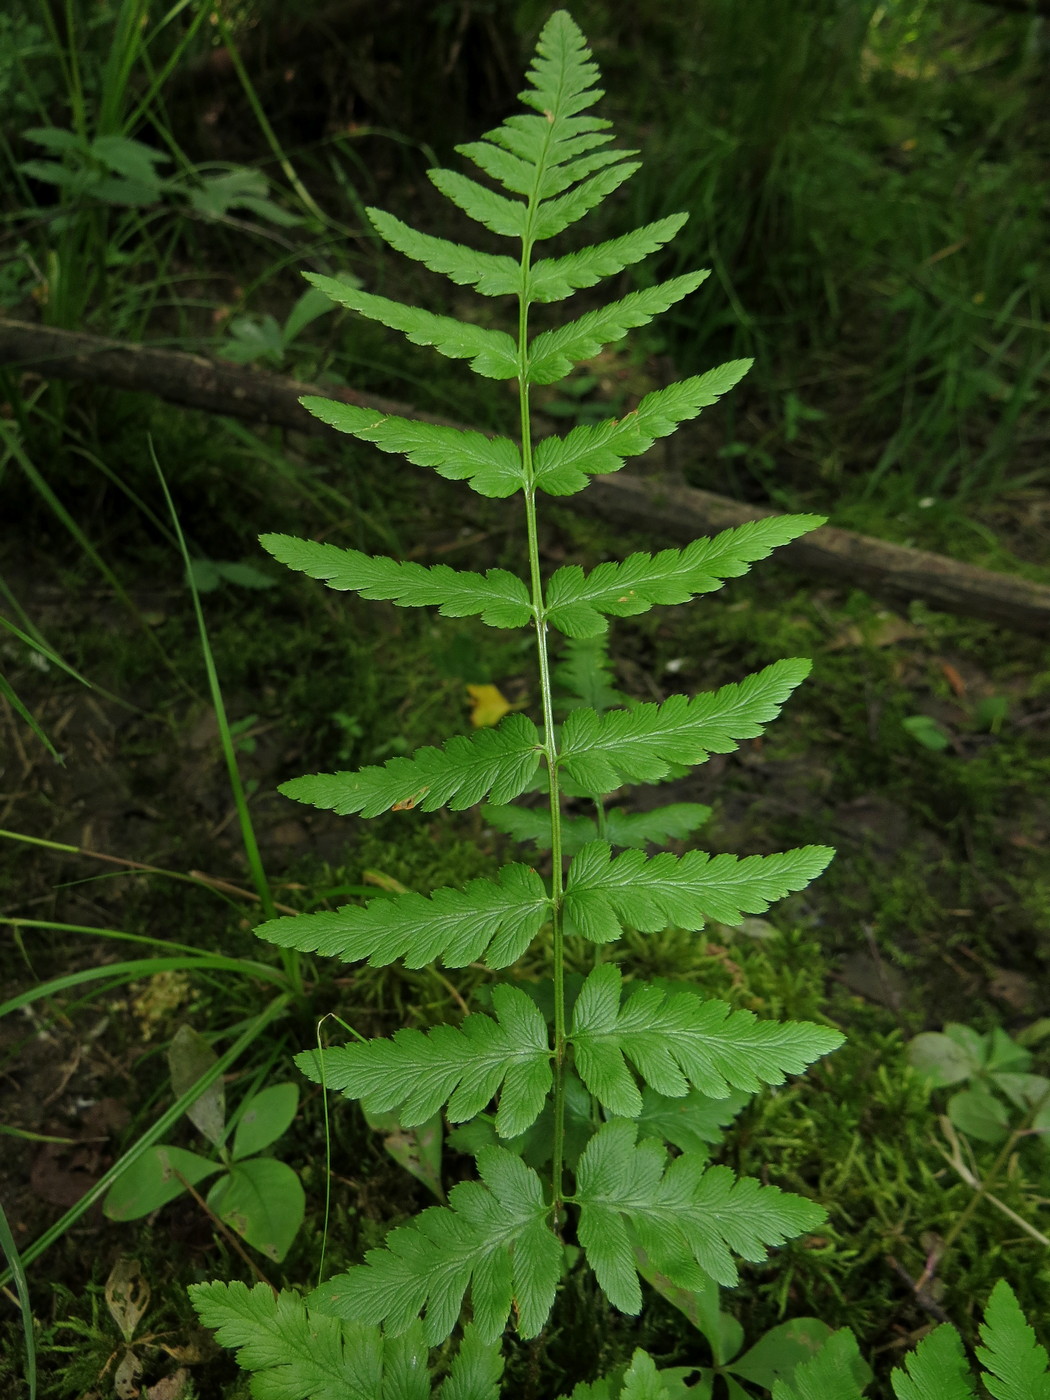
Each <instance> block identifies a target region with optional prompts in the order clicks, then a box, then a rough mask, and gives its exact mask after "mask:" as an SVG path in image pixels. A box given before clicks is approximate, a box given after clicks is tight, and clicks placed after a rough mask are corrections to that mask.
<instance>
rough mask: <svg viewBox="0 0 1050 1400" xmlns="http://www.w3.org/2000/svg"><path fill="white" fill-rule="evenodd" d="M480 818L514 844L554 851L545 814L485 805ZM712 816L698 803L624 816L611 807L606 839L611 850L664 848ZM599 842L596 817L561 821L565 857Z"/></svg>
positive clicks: (527, 809)
mask: <svg viewBox="0 0 1050 1400" xmlns="http://www.w3.org/2000/svg"><path fill="white" fill-rule="evenodd" d="M481 814H482V816H483V817H484V818H485V820H486V821H487V822H488V823H489V825H490V826H494V827H495V828H496V830H497V831H502V832H504V833H505V834H506V835H507V836H512V837H513V838H514V840H515V841H530V842H531V843H532V844H533V845H534V846H535V847H536V849H537V850H539V851H549V850H550V848H551V819H550V815H549V813H548V812H546V811H538V810H536V809H535V808H532V807H500V806H495V805H493V804H486V805H485V806H484V807H482V809H481ZM710 816H711V808H710V807H705V806H703V805H702V803H699V802H672V803H670V804H669V805H668V806H666V807H656V808H654V809H653V811H651V812H623V811H621V810H620V808H619V807H610V808H609V810H608V811H607V812H606V813H605V831H604V836H603V839H604V840H606V841H608V843H609V845H610V846H631V847H634V848H636V849H638V850H641V849H643V848H644V847H645V846H648V845H650V844H651V845H656V846H664V845H666V844H667V842H668V841H681V840H683V839H684V838H685V837H687V836H689V835H691V833H692V832H694V831H695V830H696V829H697V827H699V826H703V824H704V822H706V821H707V820H708V819H709V818H710ZM597 839H598V824H597V822H596V821H595V820H594V818H593V817H562V819H561V849H562V854H563V855H566V856H574V855H576V853H577V852H578V851H581V850H582V849H583V847H584V846H586V845H587V844H588V843H589V842H591V841H596V840H597Z"/></svg>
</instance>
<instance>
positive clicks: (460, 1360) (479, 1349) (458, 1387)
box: [438, 1324, 503, 1400]
mask: <svg viewBox="0 0 1050 1400" xmlns="http://www.w3.org/2000/svg"><path fill="white" fill-rule="evenodd" d="M502 1377H503V1357H502V1355H501V1354H500V1348H499V1343H498V1342H484V1341H482V1339H481V1337H480V1336H479V1335H478V1330H477V1328H476V1327H473V1326H471V1325H470V1324H468V1325H467V1326H466V1327H464V1329H463V1340H462V1341H461V1342H460V1344H459V1350H458V1351H457V1352H456V1357H455V1360H454V1361H453V1362H452V1370H451V1371H450V1372H449V1374H448V1376H447V1378H446V1379H445V1380H444V1381H443V1382H442V1385H441V1388H440V1389H439V1390H438V1400H499V1383H500V1380H501V1379H502Z"/></svg>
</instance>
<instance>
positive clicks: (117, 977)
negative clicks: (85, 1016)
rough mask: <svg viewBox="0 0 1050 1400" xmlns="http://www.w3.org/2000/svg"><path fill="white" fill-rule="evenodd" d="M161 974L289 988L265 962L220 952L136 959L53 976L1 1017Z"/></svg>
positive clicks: (0, 1005) (0, 1009)
mask: <svg viewBox="0 0 1050 1400" xmlns="http://www.w3.org/2000/svg"><path fill="white" fill-rule="evenodd" d="M158 972H242V973H244V975H245V976H246V977H255V978H258V979H259V980H260V981H263V982H273V983H275V985H276V986H278V987H281V988H284V987H287V985H288V983H287V979H286V978H285V976H284V974H283V973H282V972H279V971H278V969H277V968H275V967H269V966H267V964H266V963H255V962H248V961H247V960H246V959H244V958H224V957H222V956H221V954H219V953H208V954H205V955H204V956H203V957H193V958H187V957H180V958H134V959H132V960H131V961H130V962H119V963H106V964H104V965H103V966H102V967H85V968H82V969H81V971H80V972H67V973H65V975H64V976H62V977H52V978H51V980H50V981H48V982H42V983H41V984H40V985H39V986H37V987H27V988H26V990H25V991H24V992H19V993H18V995H17V996H13V997H10V998H9V999H8V1000H7V1001H4V1002H0V1018H3V1017H4V1016H8V1015H10V1013H11V1012H12V1011H20V1010H21V1009H22V1007H24V1006H29V1005H30V1004H31V1003H32V1002H34V1001H43V1000H44V999H46V998H47V997H52V996H57V995H58V993H59V992H64V991H66V990H67V989H68V988H70V987H79V986H82V985H83V984H84V983H85V982H97V981H99V980H100V979H101V978H112V979H113V982H114V984H115V985H119V984H120V983H121V982H130V981H133V980H134V979H137V978H140V977H152V976H154V974H156V973H158Z"/></svg>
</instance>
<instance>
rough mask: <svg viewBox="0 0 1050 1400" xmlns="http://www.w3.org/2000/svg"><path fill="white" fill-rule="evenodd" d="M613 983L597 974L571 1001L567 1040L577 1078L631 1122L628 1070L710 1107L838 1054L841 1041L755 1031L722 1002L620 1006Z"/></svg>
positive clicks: (817, 1030)
mask: <svg viewBox="0 0 1050 1400" xmlns="http://www.w3.org/2000/svg"><path fill="white" fill-rule="evenodd" d="M621 992H622V978H621V975H620V969H619V968H618V967H616V966H615V965H614V964H612V963H604V964H602V965H601V966H599V967H596V968H595V969H594V971H593V972H591V974H590V975H589V976H588V978H587V980H586V982H584V984H583V987H582V989H581V991H580V994H579V996H578V997H577V998H576V1005H575V1008H574V1010H573V1019H572V1031H571V1034H570V1039H571V1041H572V1044H573V1048H574V1052H575V1057H576V1071H577V1073H578V1074H579V1076H580V1078H581V1079H582V1080H583V1082H584V1083H585V1084H586V1085H587V1088H588V1089H590V1091H591V1093H592V1094H594V1096H595V1098H597V1099H598V1101H599V1102H600V1103H601V1104H602V1106H603V1107H605V1108H607V1109H608V1110H609V1111H610V1112H611V1113H615V1114H619V1115H621V1116H622V1117H625V1118H634V1117H637V1115H638V1114H639V1113H640V1112H641V1109H642V1096H641V1094H640V1093H639V1091H638V1086H637V1084H636V1083H635V1081H634V1077H633V1076H632V1074H631V1072H630V1070H629V1069H628V1068H627V1063H626V1061H627V1060H630V1062H631V1064H632V1065H633V1066H634V1068H635V1069H636V1070H637V1071H638V1073H639V1074H640V1075H641V1077H642V1079H643V1080H644V1082H645V1083H646V1084H649V1085H651V1086H652V1088H654V1089H655V1090H657V1092H658V1093H661V1094H667V1095H670V1096H676V1095H683V1094H686V1093H688V1091H689V1088H690V1086H692V1087H693V1088H695V1089H699V1090H700V1091H701V1092H702V1093H704V1094H707V1095H708V1096H709V1097H710V1098H715V1099H718V1098H726V1097H727V1096H728V1095H729V1092H730V1090H731V1089H744V1090H746V1091H747V1092H748V1093H756V1092H757V1091H758V1090H759V1089H760V1088H761V1087H762V1085H763V1084H783V1082H784V1079H785V1077H786V1076H787V1075H788V1074H801V1073H802V1071H803V1070H804V1069H805V1068H806V1066H807V1065H809V1064H812V1062H813V1061H814V1060H816V1059H819V1058H820V1056H821V1055H826V1054H828V1053H829V1052H830V1051H832V1050H834V1049H836V1047H837V1046H839V1045H841V1044H842V1039H843V1037H842V1035H841V1034H840V1033H839V1032H838V1031H836V1030H832V1029H830V1028H829V1027H825V1026H816V1025H812V1024H810V1023H809V1022H806V1021H784V1022H779V1021H759V1020H758V1018H757V1017H756V1016H755V1015H754V1014H753V1013H752V1012H750V1011H733V1010H732V1009H731V1008H730V1007H729V1006H728V1005H727V1004H726V1003H725V1002H724V1001H714V1000H712V1001H701V1000H700V998H699V997H695V996H693V995H692V993H691V992H671V993H667V992H664V991H663V990H662V989H660V988H659V987H651V986H645V985H642V986H640V987H638V988H637V989H636V990H634V991H632V992H631V995H630V996H629V997H628V998H627V1000H626V1001H625V1002H624V1003H623V1005H622V1006H621V1004H620V996H621Z"/></svg>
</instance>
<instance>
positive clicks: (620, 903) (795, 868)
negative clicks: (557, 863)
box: [564, 841, 835, 943]
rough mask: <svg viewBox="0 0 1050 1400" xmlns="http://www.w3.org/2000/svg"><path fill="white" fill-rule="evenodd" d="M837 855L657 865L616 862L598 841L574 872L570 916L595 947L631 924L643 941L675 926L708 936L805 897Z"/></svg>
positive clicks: (694, 858) (674, 860) (698, 857)
mask: <svg viewBox="0 0 1050 1400" xmlns="http://www.w3.org/2000/svg"><path fill="white" fill-rule="evenodd" d="M834 854H835V853H834V851H833V850H831V848H830V847H828V846H801V847H799V848H798V849H797V850H794V851H781V852H779V853H778V854H777V855H772V856H745V857H744V858H743V859H740V858H738V857H737V856H731V855H719V856H709V855H707V854H706V852H704V851H687V852H686V854H685V855H684V856H673V855H671V854H670V853H669V852H667V851H662V852H661V853H660V854H659V855H656V856H653V857H651V858H649V859H647V858H646V857H645V856H644V855H643V854H642V853H641V852H640V851H625V852H624V853H623V855H620V856H616V857H615V858H614V857H613V855H612V851H611V849H610V847H609V846H608V844H607V843H606V842H604V841H593V842H592V843H591V844H590V845H589V846H585V847H584V848H583V850H582V851H581V852H580V853H579V855H578V856H576V857H575V858H574V860H573V862H572V864H571V865H570V866H569V875H568V881H567V884H566V894H565V906H564V907H565V913H566V915H567V916H568V917H569V918H570V919H571V920H572V922H573V924H574V926H575V928H576V930H577V931H578V932H579V933H581V934H583V936H584V937H585V938H589V939H590V940H591V941H592V942H595V943H608V942H611V941H612V940H613V939H616V938H619V936H620V933H621V932H622V928H623V925H624V924H628V925H630V926H631V927H632V928H636V929H638V930H639V932H642V933H645V932H650V933H651V932H656V931H658V930H660V929H663V928H667V927H668V925H670V924H675V925H677V926H678V927H679V928H684V929H700V928H703V926H704V923H705V921H706V920H707V919H717V920H718V922H719V923H722V924H738V923H740V921H741V919H742V918H743V917H744V915H745V914H763V913H765V911H766V910H767V909H768V908H769V906H770V904H771V903H773V901H774V900H777V899H783V897H784V896H785V895H786V894H790V893H791V892H792V891H793V890H801V889H805V887H806V886H807V885H808V884H809V882H810V881H811V880H815V879H816V877H817V876H818V875H819V874H820V872H821V871H822V870H823V869H824V868H825V866H826V865H827V864H828V862H829V861H830V860H831V858H832V856H833V855H834Z"/></svg>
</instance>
